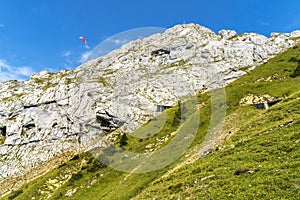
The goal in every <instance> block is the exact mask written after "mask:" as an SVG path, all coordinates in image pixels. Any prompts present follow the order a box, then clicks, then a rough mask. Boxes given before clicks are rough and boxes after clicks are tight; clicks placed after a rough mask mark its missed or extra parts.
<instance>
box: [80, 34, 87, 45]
mask: <svg viewBox="0 0 300 200" xmlns="http://www.w3.org/2000/svg"><path fill="white" fill-rule="evenodd" d="M79 39H81V41H82V42H83V43H84V44H86V39H85V38H84V37H83V36H80V37H79Z"/></svg>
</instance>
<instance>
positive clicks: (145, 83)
mask: <svg viewBox="0 0 300 200" xmlns="http://www.w3.org/2000/svg"><path fill="white" fill-rule="evenodd" d="M291 35H292V38H295V37H297V36H298V32H293V33H292V34H279V33H278V34H272V36H271V37H270V38H267V37H265V36H261V35H258V34H255V33H245V34H242V35H237V34H236V32H235V31H225V30H223V31H220V33H219V34H218V35H217V34H215V33H214V32H213V31H211V30H209V29H207V28H205V27H202V26H200V25H196V24H185V25H177V26H175V27H173V28H171V29H168V30H167V31H165V32H164V33H161V34H155V35H152V36H150V37H148V38H145V39H143V40H137V41H133V42H131V43H129V44H127V45H125V46H123V47H121V48H120V49H118V50H115V51H113V52H111V53H110V54H108V55H106V56H104V57H101V58H97V59H95V60H92V61H90V62H88V63H85V64H83V65H81V66H79V67H78V68H77V69H75V70H73V71H68V70H63V71H61V72H59V73H56V74H52V73H50V72H48V71H42V72H40V73H38V74H33V75H32V76H31V78H30V79H29V80H27V81H25V82H17V81H8V82H4V83H0V127H1V130H2V131H1V134H2V135H3V131H4V127H6V128H5V137H6V140H5V142H4V144H3V145H1V146H0V161H1V162H0V180H1V179H4V178H7V177H10V176H12V175H17V174H22V173H25V172H26V171H30V170H31V169H33V168H34V167H35V166H37V165H39V164H41V163H43V162H46V161H48V160H50V159H51V158H53V157H54V156H57V155H60V154H61V153H63V152H67V151H68V152H74V154H75V153H78V152H81V151H85V150H87V149H88V148H90V147H93V146H94V145H96V144H101V145H105V142H103V143H101V141H103V140H105V138H106V137H108V136H106V135H105V133H107V132H110V131H113V130H115V129H118V130H119V131H121V132H130V131H132V130H134V129H135V128H136V127H138V126H139V125H141V124H143V123H144V122H146V121H147V120H149V119H150V118H151V116H153V115H155V114H156V112H157V105H161V106H173V105H175V104H176V103H177V101H178V100H179V98H180V97H181V96H185V95H192V94H195V93H196V92H197V91H200V90H206V89H213V88H218V87H223V86H224V83H223V82H222V81H220V80H221V79H223V80H225V84H227V83H229V82H231V81H233V80H235V79H237V78H238V77H240V76H242V75H243V74H245V73H246V72H244V71H241V70H239V69H240V68H242V67H246V66H257V65H258V64H260V63H263V62H266V61H267V60H268V59H270V58H271V57H273V56H274V55H276V54H278V53H280V52H282V51H284V50H285V49H287V48H289V47H291V46H292V45H293V44H295V42H296V41H295V40H293V39H292V38H291Z"/></svg>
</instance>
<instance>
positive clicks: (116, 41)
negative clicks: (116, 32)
mask: <svg viewBox="0 0 300 200" xmlns="http://www.w3.org/2000/svg"><path fill="white" fill-rule="evenodd" d="M109 41H110V42H112V43H114V44H116V45H123V44H126V43H128V42H130V41H131V40H127V39H122V40H121V39H109Z"/></svg>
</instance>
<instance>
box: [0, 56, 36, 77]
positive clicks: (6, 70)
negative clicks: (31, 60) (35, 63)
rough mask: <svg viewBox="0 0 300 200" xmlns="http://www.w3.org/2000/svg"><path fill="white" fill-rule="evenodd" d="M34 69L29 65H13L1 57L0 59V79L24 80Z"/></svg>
mask: <svg viewBox="0 0 300 200" xmlns="http://www.w3.org/2000/svg"><path fill="white" fill-rule="evenodd" d="M33 73H34V71H33V69H32V68H31V67H28V66H21V67H13V66H10V65H9V64H7V62H6V61H5V60H3V59H0V81H1V82H2V81H8V80H20V81H22V80H25V79H27V78H29V76H30V75H31V74H33Z"/></svg>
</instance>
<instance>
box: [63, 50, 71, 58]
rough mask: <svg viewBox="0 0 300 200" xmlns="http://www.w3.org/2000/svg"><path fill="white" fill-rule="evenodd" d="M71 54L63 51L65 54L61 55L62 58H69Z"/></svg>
mask: <svg viewBox="0 0 300 200" xmlns="http://www.w3.org/2000/svg"><path fill="white" fill-rule="evenodd" d="M71 54H72V53H71V51H65V52H64V53H63V56H64V57H69V56H70V55H71Z"/></svg>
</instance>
